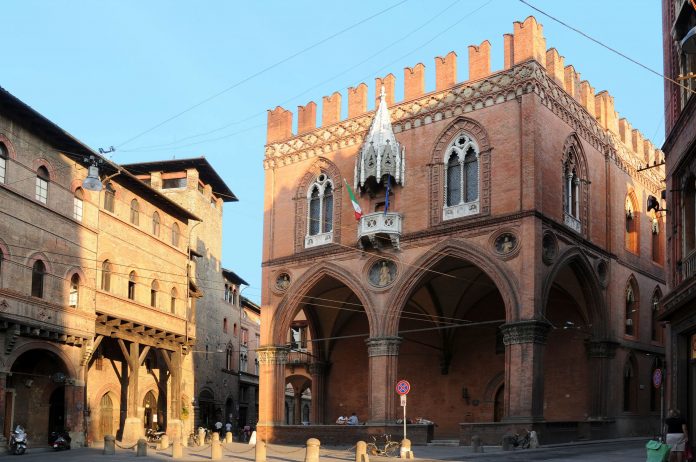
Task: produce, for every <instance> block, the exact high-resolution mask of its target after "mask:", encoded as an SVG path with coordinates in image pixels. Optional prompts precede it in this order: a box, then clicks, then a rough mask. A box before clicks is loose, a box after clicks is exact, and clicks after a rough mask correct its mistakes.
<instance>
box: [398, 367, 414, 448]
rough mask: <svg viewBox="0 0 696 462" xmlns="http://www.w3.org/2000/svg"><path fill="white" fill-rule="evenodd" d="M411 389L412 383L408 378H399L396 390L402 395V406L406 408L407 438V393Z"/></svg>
mask: <svg viewBox="0 0 696 462" xmlns="http://www.w3.org/2000/svg"><path fill="white" fill-rule="evenodd" d="M409 391H411V384H410V383H408V381H407V380H399V381H398V382H397V383H396V392H397V393H398V394H399V395H400V396H401V407H403V408H404V439H406V395H408V392H409Z"/></svg>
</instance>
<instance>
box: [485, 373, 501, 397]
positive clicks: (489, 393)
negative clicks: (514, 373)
mask: <svg viewBox="0 0 696 462" xmlns="http://www.w3.org/2000/svg"><path fill="white" fill-rule="evenodd" d="M504 384H505V372H500V373H499V374H496V375H494V376H493V377H492V378H491V379H490V380H489V381H488V383H487V384H486V388H485V391H484V393H483V402H484V403H492V402H493V401H494V400H495V394H496V392H497V391H498V389H499V388H500V386H501V385H504Z"/></svg>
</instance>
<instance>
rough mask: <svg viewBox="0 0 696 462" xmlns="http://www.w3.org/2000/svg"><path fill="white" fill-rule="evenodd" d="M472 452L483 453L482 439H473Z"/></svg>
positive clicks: (478, 437)
mask: <svg viewBox="0 0 696 462" xmlns="http://www.w3.org/2000/svg"><path fill="white" fill-rule="evenodd" d="M471 451H472V452H483V444H481V437H480V436H478V435H474V436H472V437H471Z"/></svg>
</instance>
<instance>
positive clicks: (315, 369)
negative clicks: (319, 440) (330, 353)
mask: <svg viewBox="0 0 696 462" xmlns="http://www.w3.org/2000/svg"><path fill="white" fill-rule="evenodd" d="M326 369H327V364H326V363H323V362H319V361H315V362H313V363H311V364H310V365H309V374H310V375H311V376H312V404H311V407H310V410H309V412H310V421H311V423H312V424H314V425H321V424H323V423H326V422H324V399H325V397H326V395H325V390H324V384H325V382H326Z"/></svg>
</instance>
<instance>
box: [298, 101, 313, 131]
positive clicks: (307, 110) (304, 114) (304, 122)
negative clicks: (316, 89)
mask: <svg viewBox="0 0 696 462" xmlns="http://www.w3.org/2000/svg"><path fill="white" fill-rule="evenodd" d="M315 128H317V103H315V102H314V101H310V102H309V103H307V104H306V105H305V106H297V134H298V135H301V134H302V133H307V132H311V131H312V130H314V129H315Z"/></svg>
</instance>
